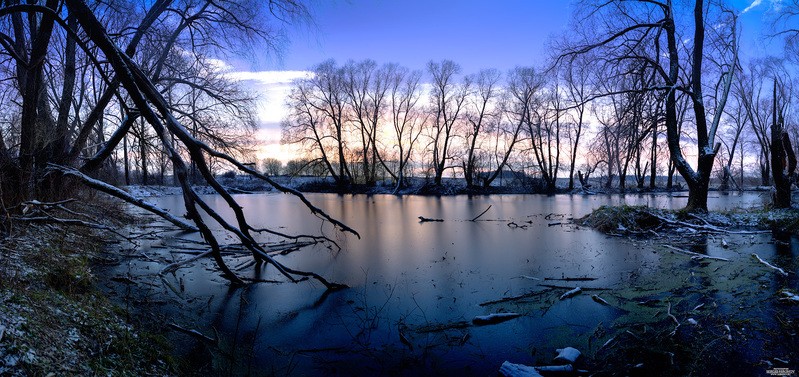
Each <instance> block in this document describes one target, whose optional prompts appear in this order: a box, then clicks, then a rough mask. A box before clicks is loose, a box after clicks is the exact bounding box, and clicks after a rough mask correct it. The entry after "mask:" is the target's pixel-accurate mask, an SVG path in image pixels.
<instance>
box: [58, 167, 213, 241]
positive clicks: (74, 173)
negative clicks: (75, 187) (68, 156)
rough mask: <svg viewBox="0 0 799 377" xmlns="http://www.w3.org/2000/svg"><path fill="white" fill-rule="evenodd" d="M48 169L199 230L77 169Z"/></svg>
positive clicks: (171, 220) (184, 227)
mask: <svg viewBox="0 0 799 377" xmlns="http://www.w3.org/2000/svg"><path fill="white" fill-rule="evenodd" d="M48 167H49V168H50V169H53V170H57V171H59V172H61V173H62V174H64V175H67V176H71V177H75V178H77V179H78V180H80V181H81V183H83V184H84V185H86V186H88V187H91V188H93V189H95V190H97V191H100V192H104V193H106V194H108V195H111V196H113V197H115V198H118V199H122V200H124V201H125V202H127V203H130V204H133V205H135V206H137V207H139V208H141V209H144V210H146V211H148V212H151V213H154V214H156V215H158V216H160V217H161V218H163V219H164V220H166V221H169V222H170V223H172V224H175V225H176V226H177V227H178V228H180V229H183V230H189V231H194V232H196V231H197V230H198V229H197V227H196V226H194V225H191V224H189V223H187V222H186V221H183V220H181V219H179V218H177V217H175V216H173V215H172V214H170V213H169V212H167V211H165V210H163V209H161V208H158V206H156V205H153V204H150V203H148V202H146V201H144V200H142V199H138V198H134V197H133V196H131V195H130V194H128V193H127V192H125V191H124V190H122V189H119V188H117V187H114V186H111V185H109V184H107V183H105V182H103V181H100V180H96V179H94V178H91V177H89V176H87V175H85V174H83V173H81V172H79V171H78V170H76V169H72V168H69V167H66V166H60V165H55V164H49V165H48Z"/></svg>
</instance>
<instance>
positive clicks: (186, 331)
mask: <svg viewBox="0 0 799 377" xmlns="http://www.w3.org/2000/svg"><path fill="white" fill-rule="evenodd" d="M169 327H171V328H173V329H175V330H178V331H180V332H182V333H184V334H189V335H191V336H193V337H196V338H199V339H201V340H204V341H206V342H210V343H216V339H214V338H211V337H210V336H208V335H205V334H203V333H201V332H199V331H197V330H194V329H187V328H185V327H180V326H178V325H176V324H174V323H170V324H169Z"/></svg>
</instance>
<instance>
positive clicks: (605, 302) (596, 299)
mask: <svg viewBox="0 0 799 377" xmlns="http://www.w3.org/2000/svg"><path fill="white" fill-rule="evenodd" d="M591 299H592V300H594V301H595V302H597V303H600V304H602V305H605V306H610V303H609V302H607V301H605V299H603V298H602V297H599V296H597V295H592V296H591Z"/></svg>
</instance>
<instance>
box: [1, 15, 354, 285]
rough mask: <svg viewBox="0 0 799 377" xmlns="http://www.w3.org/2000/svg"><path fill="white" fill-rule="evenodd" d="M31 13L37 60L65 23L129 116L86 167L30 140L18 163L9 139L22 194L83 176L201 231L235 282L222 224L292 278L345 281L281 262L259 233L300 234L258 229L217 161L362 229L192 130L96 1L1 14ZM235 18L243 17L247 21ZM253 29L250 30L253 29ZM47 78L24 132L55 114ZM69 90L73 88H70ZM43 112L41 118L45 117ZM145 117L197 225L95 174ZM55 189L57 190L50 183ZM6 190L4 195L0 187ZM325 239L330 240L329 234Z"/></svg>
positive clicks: (7, 174)
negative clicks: (194, 176)
mask: <svg viewBox="0 0 799 377" xmlns="http://www.w3.org/2000/svg"><path fill="white" fill-rule="evenodd" d="M168 3H169V1H158V2H156V3H155V4H153V5H152V9H151V10H152V12H150V13H148V15H147V19H146V20H145V21H143V24H144V25H146V26H149V25H150V24H152V23H153V22H154V19H155V18H157V17H158V16H159V15H160V14H162V12H163V10H164V9H166V8H167V7H168ZM288 3H289V4H288V5H292V6H296V4H294V3H293V2H288ZM284 5H285V4H284ZM207 6H213V7H218V6H219V5H218V4H216V3H214V2H211V1H208V4H207ZM270 9H271V8H270ZM280 9H284V8H280ZM26 13H27V14H28V15H31V16H41V21H40V25H39V29H38V30H36V31H31V34H34V35H33V36H31V38H30V39H31V40H34V39H35V40H36V43H34V47H33V51H32V52H31V59H34V58H36V59H43V57H44V56H46V54H47V48H48V43H49V41H50V39H51V37H52V31H53V30H54V29H57V28H58V27H60V28H62V30H63V31H64V32H65V33H66V34H67V35H68V36H69V38H68V39H69V40H70V41H72V42H75V46H73V47H74V48H79V49H80V50H82V51H83V52H84V53H85V54H86V55H88V56H91V57H93V59H91V62H92V64H93V68H94V69H95V70H96V71H97V72H99V73H100V74H101V76H102V80H103V81H104V83H105V84H106V85H108V88H111V89H109V90H110V91H111V93H112V95H111V96H116V97H119V98H120V103H121V107H122V111H123V115H124V116H123V117H122V118H123V121H122V122H121V123H120V125H119V127H118V129H117V130H116V131H115V132H114V133H113V135H112V136H111V137H110V138H109V139H108V140H107V142H106V143H105V144H104V145H102V146H101V147H99V148H98V151H97V152H96V154H95V155H94V157H92V158H89V159H88V160H87V161H86V162H85V163H84V164H83V165H82V166H80V169H78V168H75V167H73V166H79V165H78V164H77V162H76V160H70V159H66V160H65V161H66V162H69V163H70V164H68V165H63V164H56V163H54V162H58V161H59V159H52V158H48V155H47V154H46V153H44V152H42V153H39V154H40V155H41V156H39V155H37V156H33V154H32V153H33V152H31V154H25V153H28V152H25V151H27V150H28V149H30V148H33V147H34V146H27V145H23V148H22V150H21V152H20V153H21V156H20V161H21V162H20V163H19V164H16V163H14V162H13V161H11V159H8V158H5V157H8V149H7V148H6V146H5V145H3V144H2V143H0V168H2V169H0V175H3V180H4V181H5V183H6V184H9V183H8V182H18V183H19V186H18V187H17V188H18V189H19V190H20V191H19V193H20V195H19V196H20V197H21V198H23V199H25V200H29V199H28V198H27V197H28V196H48V195H51V196H59V195H63V193H61V192H59V191H58V190H56V189H55V188H59V187H72V186H73V185H72V183H73V182H76V181H77V182H79V183H81V184H83V185H85V186H88V187H90V188H92V189H94V190H98V191H102V192H104V193H106V194H109V195H111V196H114V197H116V198H119V199H122V200H124V201H126V202H128V203H130V204H133V205H136V206H138V207H140V208H143V209H145V210H147V211H150V212H152V213H155V214H157V215H158V216H161V217H163V218H165V219H166V220H168V221H170V222H171V223H173V224H175V225H177V226H178V227H180V228H181V229H184V230H190V231H197V232H199V233H200V234H201V235H202V237H203V239H204V241H205V242H206V243H207V244H208V245H209V246H210V252H209V255H210V256H211V257H213V259H214V261H215V262H216V264H217V266H218V267H219V269H220V270H221V271H222V273H223V275H224V276H225V277H226V278H227V279H229V280H230V281H231V282H233V283H235V284H243V283H244V280H242V279H241V278H239V277H238V276H237V275H236V273H235V272H234V271H233V270H232V269H230V268H229V267H228V266H227V264H226V263H225V260H224V259H223V258H222V250H223V245H221V244H220V242H219V241H218V239H217V236H215V235H214V233H213V231H212V229H213V228H215V227H219V228H221V229H224V230H226V231H227V232H229V233H232V234H233V235H234V236H235V237H236V238H237V239H238V240H239V242H240V244H241V245H242V246H243V247H244V248H246V249H247V250H248V251H249V252H250V253H251V254H252V256H253V258H254V260H255V261H256V263H258V264H262V263H267V264H270V265H272V266H274V267H275V268H276V269H277V270H278V271H279V272H280V273H281V274H282V275H283V276H284V277H286V278H287V279H288V280H290V281H292V282H298V281H304V280H307V279H308V278H313V279H315V280H317V281H319V282H321V283H322V284H324V285H325V287H327V288H328V289H336V288H341V287H343V285H341V284H337V283H334V282H329V281H328V280H326V279H325V278H323V277H322V276H320V275H318V274H316V273H314V272H307V271H301V270H297V269H294V268H290V267H288V266H286V265H284V264H283V263H281V262H279V261H277V260H276V259H275V258H274V256H273V255H272V254H270V253H269V250H267V249H266V248H265V247H264V246H263V245H261V244H260V243H259V242H257V240H256V236H257V235H258V234H262V233H266V234H272V235H276V236H280V237H285V238H290V239H291V238H293V239H296V238H297V236H292V235H289V234H286V233H283V232H277V231H274V230H271V229H258V228H255V227H253V226H252V225H250V223H249V222H248V220H247V218H246V217H245V215H244V212H243V210H242V206H241V205H239V204H238V203H237V202H236V200H235V199H234V198H233V196H232V195H231V194H230V192H229V190H228V189H226V188H225V187H224V186H223V185H221V184H220V183H219V181H218V180H217V179H216V177H215V176H214V174H213V172H212V170H211V167H210V162H211V161H218V162H223V163H226V164H229V165H231V166H234V167H235V168H237V169H238V170H239V171H241V172H243V173H245V174H248V175H250V176H253V177H255V178H258V179H262V180H264V181H266V182H267V183H269V184H270V185H272V186H273V187H275V188H276V189H277V190H279V191H281V192H284V193H288V194H291V195H294V196H296V197H297V198H298V199H299V200H300V201H302V202H303V203H304V204H305V206H306V208H308V210H310V211H311V213H313V214H314V215H316V216H317V217H319V218H320V219H322V220H323V221H326V222H329V223H331V224H333V226H334V227H335V228H336V229H338V230H340V231H342V232H347V233H351V234H353V235H355V236H356V237H360V236H359V235H358V233H357V232H356V231H355V230H354V229H352V228H350V227H348V226H347V225H346V224H344V223H342V222H340V221H338V220H336V219H334V218H332V217H331V216H329V215H328V214H327V213H325V212H324V211H322V210H321V209H320V208H318V207H316V206H314V205H313V204H312V203H310V201H308V200H307V199H306V198H305V197H304V196H303V195H302V194H301V193H299V192H297V191H295V190H292V189H289V188H286V187H282V186H281V185H279V184H277V183H276V182H274V181H272V180H271V179H270V178H268V177H266V176H264V175H263V174H260V173H258V172H257V171H255V170H254V169H252V168H251V167H248V166H247V165H246V164H243V163H241V162H239V161H238V160H237V159H236V158H234V157H232V156H231V155H230V154H228V153H225V152H222V151H220V150H217V149H215V148H214V147H212V146H211V145H209V144H208V143H206V142H203V141H202V140H200V139H199V138H198V137H196V134H194V133H192V132H190V131H188V130H187V128H186V127H184V125H183V124H181V122H180V121H179V120H178V119H177V118H176V116H175V113H174V110H173V108H172V107H171V106H170V104H169V103H168V102H167V100H166V99H165V94H164V93H163V92H162V91H161V90H159V88H157V87H156V85H155V84H154V82H153V80H152V79H151V77H150V76H148V75H154V74H155V75H157V73H153V72H147V73H145V71H144V70H143V69H142V67H140V66H139V65H138V64H137V63H136V62H134V60H133V59H132V58H131V54H130V53H131V50H130V49H127V50H125V51H123V50H122V49H121V48H120V47H119V46H118V45H117V43H115V42H114V40H112V39H111V37H109V33H108V32H107V31H106V28H105V26H104V24H103V23H101V22H100V21H99V20H98V18H97V15H96V14H95V13H94V10H93V9H92V8H91V7H89V5H88V4H87V3H86V2H85V1H84V0H66V1H64V4H63V7H59V2H58V1H54V0H50V1H47V3H46V4H45V5H31V4H26V5H9V6H3V7H0V17H11V18H14V17H19V16H20V15H23V14H26ZM14 20H15V21H16V18H14ZM217 21H218V20H217ZM235 21H236V22H241V21H240V20H235ZM219 22H221V21H219ZM144 25H143V26H140V29H137V33H141V32H143V31H142V30H143V29H142V28H145V29H146V27H145V26H144ZM181 25H182V24H181ZM184 27H188V26H184ZM182 30H184V29H180V28H179V29H178V30H176V31H175V32H176V33H179V32H181V31H182ZM245 30H247V29H246V28H245ZM247 31H250V32H253V33H257V32H258V31H256V30H247ZM20 32H23V31H20ZM136 38H141V36H140V35H138V34H137V35H136ZM39 39H41V41H39ZM4 42H5V41H4ZM2 47H3V48H5V50H6V52H8V53H9V54H12V56H14V57H15V58H17V60H19V61H18V63H17V64H18V66H19V67H20V68H21V67H22V65H23V64H28V65H29V63H31V61H28V60H25V59H23V57H19V56H16V55H14V54H15V51H14V50H13V49H12V48H11V46H9V45H8V43H3V44H2ZM98 56H102V57H103V59H102V62H101V61H100V59H98V58H97V57H98ZM32 62H33V64H40V63H41V62H39V61H32ZM37 67H39V66H37ZM109 67H110V69H109ZM34 68H36V67H34ZM34 68H30V67H26V68H25V69H28V70H30V72H33V73H34V74H35V73H37V72H38V73H40V74H41V72H42V69H41V67H39V68H36V69H34ZM111 73H113V75H114V76H113V77H114V78H113V80H111V79H110V76H111ZM39 81H40V76H35V75H34V76H30V77H28V81H27V82H26V84H30V85H32V86H30V88H27V87H26V88H25V89H26V90H28V92H25V94H27V96H26V97H25V98H24V103H23V105H22V114H23V115H22V118H23V127H22V130H23V132H28V131H30V132H34V131H36V132H43V131H41V130H39V129H38V128H36V127H38V125H39V124H40V123H45V122H44V119H45V118H47V116H46V115H45V112H44V109H43V108H37V106H40V103H41V102H42V101H43V100H44V99H45V97H43V96H44V95H46V93H44V91H43V90H41V89H42V85H41V82H39ZM67 89H68V88H65V90H67ZM37 117H39V118H38V119H37ZM137 118H141V119H143V120H144V121H146V123H147V124H148V125H149V126H150V128H151V131H152V132H154V133H155V135H156V137H157V139H156V140H157V142H158V143H159V145H160V147H161V148H162V149H163V151H164V153H165V155H166V156H167V158H168V160H169V162H170V163H171V168H172V171H173V173H174V176H175V177H176V178H177V180H178V183H179V185H180V187H181V189H182V192H183V200H184V204H185V209H186V212H187V213H186V215H185V217H186V218H187V219H188V220H190V221H191V222H193V224H189V223H187V222H186V221H183V220H182V219H179V218H177V217H175V216H173V215H171V214H169V213H167V212H166V211H163V210H161V209H159V208H157V207H155V206H152V205H149V204H148V203H146V202H143V201H141V200H138V199H136V198H133V197H132V196H130V195H128V194H127V193H125V192H124V191H122V190H120V189H117V188H115V187H113V186H112V185H110V184H107V183H105V182H103V181H101V180H98V179H96V178H93V177H90V176H89V175H87V173H88V174H91V173H92V172H93V171H96V169H97V168H98V167H99V166H100V165H102V163H103V161H105V160H106V159H108V158H109V157H110V155H111V153H110V151H112V150H113V149H114V148H116V147H117V146H118V145H119V143H120V142H122V141H123V139H124V135H125V134H127V133H128V132H129V130H130V127H132V124H133V123H134V121H135V119H137ZM34 136H35V135H34ZM81 136H82V135H81ZM30 137H32V136H31V135H27V134H26V135H23V144H24V143H28V142H30V140H31V139H30ZM0 141H2V137H0ZM26 148H28V149H26ZM37 153H38V152H37ZM50 156H51V157H52V156H57V154H51V155H50ZM34 157H36V158H34ZM187 161H188V162H190V163H191V165H192V170H194V171H196V172H198V174H199V176H200V179H201V180H202V183H204V184H207V185H208V186H210V187H211V188H212V189H213V190H214V192H215V193H216V194H218V195H219V196H221V197H222V199H223V201H224V202H225V204H226V206H227V207H228V208H229V209H230V210H232V211H233V213H234V220H233V221H227V220H225V219H224V218H223V217H222V216H221V215H220V214H219V213H218V212H217V211H216V210H215V209H213V208H212V207H211V206H210V205H209V204H208V203H207V202H205V201H204V200H203V199H202V198H201V197H200V196H199V195H198V193H197V192H196V191H195V190H194V189H193V188H192V186H191V185H190V182H189V169H188V167H187ZM34 163H35V165H36V166H38V167H41V166H46V169H41V168H39V170H35V169H34ZM40 170H41V171H44V174H43V175H42V176H36V172H37V171H40ZM14 172H16V173H14ZM33 182H44V184H43V186H42V187H44V188H45V189H42V188H41V187H36V188H33V187H29V186H31V185H33ZM48 187H49V188H50V189H47V188H48ZM0 194H3V193H2V192H0ZM31 199H35V198H31ZM12 204H13V203H12ZM17 207H18V206H17ZM7 208H14V206H11V207H6V206H5V205H4V206H2V209H1V210H2V213H0V214H2V215H4V216H3V217H7V218H11V217H12V216H11V215H10V214H9V213H8V209H7ZM203 214H205V215H207V216H208V217H210V219H211V220H209V221H208V222H207V221H206V220H204V219H203V216H202V215H203ZM17 218H20V219H22V218H24V217H19V216H17ZM31 219H32V218H29V220H31ZM47 220H48V218H46V217H42V218H37V219H35V221H47ZM49 220H50V221H59V220H62V221H60V222H61V223H74V221H69V222H67V221H66V220H65V219H53V218H49ZM31 221H34V220H31ZM76 225H80V224H76ZM321 238H323V239H325V240H327V241H330V240H329V239H327V238H326V237H321ZM330 242H332V241H330Z"/></svg>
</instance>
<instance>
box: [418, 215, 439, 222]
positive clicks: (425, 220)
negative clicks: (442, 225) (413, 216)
mask: <svg viewBox="0 0 799 377" xmlns="http://www.w3.org/2000/svg"><path fill="white" fill-rule="evenodd" d="M443 221H444V219H431V218H427V217H423V216H419V222H420V223H426V222H443Z"/></svg>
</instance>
